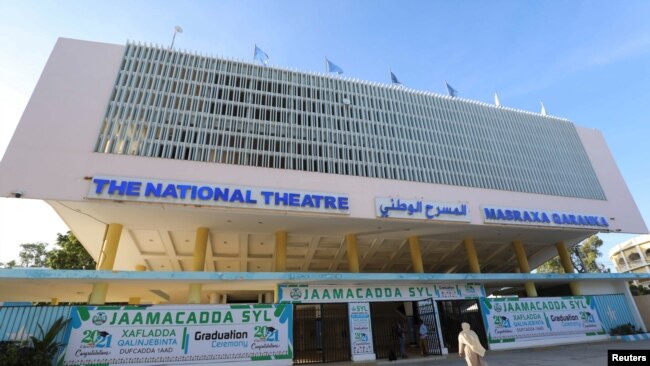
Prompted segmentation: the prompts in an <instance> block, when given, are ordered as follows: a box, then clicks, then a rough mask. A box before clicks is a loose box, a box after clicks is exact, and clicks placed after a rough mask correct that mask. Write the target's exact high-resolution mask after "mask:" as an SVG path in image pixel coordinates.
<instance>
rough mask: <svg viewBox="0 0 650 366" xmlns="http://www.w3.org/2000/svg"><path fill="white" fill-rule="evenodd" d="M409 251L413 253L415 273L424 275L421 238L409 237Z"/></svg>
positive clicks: (412, 260) (412, 259)
mask: <svg viewBox="0 0 650 366" xmlns="http://www.w3.org/2000/svg"><path fill="white" fill-rule="evenodd" d="M409 249H410V251H411V262H413V272H415V273H424V265H423V264H422V252H420V238H418V237H417V236H409Z"/></svg>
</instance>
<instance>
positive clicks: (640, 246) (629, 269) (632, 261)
mask: <svg viewBox="0 0 650 366" xmlns="http://www.w3.org/2000/svg"><path fill="white" fill-rule="evenodd" d="M609 258H610V259H611V260H612V262H614V264H615V265H616V271H617V272H619V273H650V235H639V236H637V237H635V238H632V239H630V240H627V241H624V242H622V243H620V244H618V245H616V246H615V247H613V248H612V249H611V250H610V251H609ZM634 284H635V285H643V286H645V287H650V281H643V280H641V281H634Z"/></svg>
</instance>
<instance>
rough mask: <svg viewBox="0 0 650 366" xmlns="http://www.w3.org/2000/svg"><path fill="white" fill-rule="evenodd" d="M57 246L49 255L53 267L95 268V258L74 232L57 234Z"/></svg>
mask: <svg viewBox="0 0 650 366" xmlns="http://www.w3.org/2000/svg"><path fill="white" fill-rule="evenodd" d="M54 245H55V248H54V249H53V250H52V251H50V252H49V253H48V255H47V264H48V266H49V267H50V268H52V269H95V266H96V263H95V260H94V259H93V258H92V257H91V256H90V254H88V252H87V251H86V249H85V248H84V247H83V245H81V243H80V242H79V240H77V238H76V237H75V236H74V234H73V233H72V232H70V231H68V232H67V233H66V234H65V235H63V234H60V233H59V234H57V238H56V244H54Z"/></svg>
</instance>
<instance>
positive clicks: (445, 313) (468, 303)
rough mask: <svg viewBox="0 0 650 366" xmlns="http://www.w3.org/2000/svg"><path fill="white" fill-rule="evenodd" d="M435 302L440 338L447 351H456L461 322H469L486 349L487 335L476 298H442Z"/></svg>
mask: <svg viewBox="0 0 650 366" xmlns="http://www.w3.org/2000/svg"><path fill="white" fill-rule="evenodd" d="M437 303H438V311H439V312H440V327H441V328H442V338H443V340H444V342H445V347H447V348H448V349H449V353H452V352H458V333H460V331H461V327H460V324H461V323H463V322H465V323H469V326H470V328H471V329H472V330H473V331H474V332H476V334H477V335H478V338H479V340H480V341H481V344H482V345H483V347H485V349H487V337H486V335H485V328H484V326H483V318H482V317H481V309H480V306H479V303H478V300H444V301H438V302H437Z"/></svg>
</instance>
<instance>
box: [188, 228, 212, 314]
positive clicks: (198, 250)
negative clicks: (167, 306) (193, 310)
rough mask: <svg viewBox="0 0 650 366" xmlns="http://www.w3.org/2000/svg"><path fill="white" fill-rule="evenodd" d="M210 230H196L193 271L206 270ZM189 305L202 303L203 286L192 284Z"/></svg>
mask: <svg viewBox="0 0 650 366" xmlns="http://www.w3.org/2000/svg"><path fill="white" fill-rule="evenodd" d="M208 233H209V230H208V228H205V227H200V228H198V229H197V230H196V238H195V240H194V260H193V262H192V271H194V272H201V271H203V269H204V268H205V250H206V248H207V247H208ZM187 302H188V303H189V304H200V303H201V284H200V283H192V284H190V293H189V296H188V299H187Z"/></svg>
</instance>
